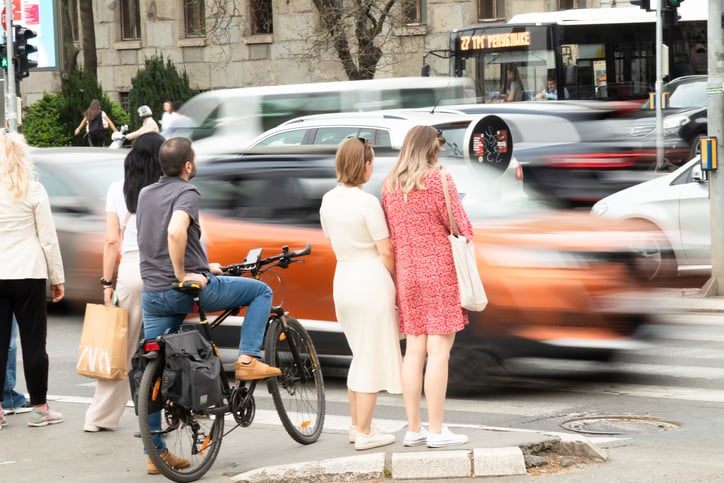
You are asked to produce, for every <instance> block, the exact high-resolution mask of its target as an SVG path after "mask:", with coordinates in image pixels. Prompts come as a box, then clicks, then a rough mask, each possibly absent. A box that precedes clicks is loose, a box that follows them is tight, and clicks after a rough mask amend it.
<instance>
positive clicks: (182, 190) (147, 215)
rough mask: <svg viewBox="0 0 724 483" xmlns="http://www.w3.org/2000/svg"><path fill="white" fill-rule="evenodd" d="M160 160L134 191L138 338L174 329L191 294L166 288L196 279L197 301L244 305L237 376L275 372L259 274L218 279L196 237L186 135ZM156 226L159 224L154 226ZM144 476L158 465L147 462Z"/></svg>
mask: <svg viewBox="0 0 724 483" xmlns="http://www.w3.org/2000/svg"><path fill="white" fill-rule="evenodd" d="M159 162H160V164H161V172H162V173H163V176H161V178H160V179H159V181H158V182H157V183H154V184H152V185H149V186H147V187H145V188H143V189H142V190H141V193H140V195H139V197H138V209H137V213H136V217H137V220H136V221H137V227H138V248H139V252H140V264H141V278H142V279H143V292H142V294H141V303H142V307H143V325H144V336H145V338H146V339H152V338H155V337H158V336H161V335H163V334H165V333H166V332H167V331H169V330H172V331H173V330H175V329H177V328H178V327H179V326H180V325H181V324H182V323H183V321H184V319H185V318H186V315H187V314H188V313H190V312H191V311H192V310H193V305H194V302H193V298H192V297H191V295H188V294H184V293H181V292H179V291H176V290H174V289H173V286H175V285H178V283H179V282H182V281H195V282H198V283H199V285H200V286H201V288H202V290H201V292H200V294H199V296H200V298H201V302H202V303H203V304H204V307H206V309H207V310H208V311H209V312H216V311H220V310H224V309H227V308H230V307H241V306H247V307H248V308H247V311H246V315H245V317H244V324H243V325H242V327H241V338H240V339H241V340H240V343H239V358H238V361H237V362H236V363H235V364H234V369H235V375H236V379H237V380H245V381H249V380H258V379H266V378H268V377H274V376H278V375H280V374H281V371H280V370H279V369H278V368H276V367H271V366H269V365H267V364H265V363H263V362H261V361H259V360H258V359H257V358H259V357H261V346H262V340H263V338H264V329H265V327H266V323H267V318H268V317H269V312H270V310H271V301H272V291H271V289H270V288H269V287H268V286H267V285H266V284H265V283H264V282H261V281H259V280H255V279H252V278H245V277H221V276H219V275H221V274H222V272H221V268H220V266H219V264H218V263H212V264H209V262H208V260H207V258H206V251H205V250H204V247H203V246H202V243H201V227H200V226H199V202H200V199H201V194H200V193H199V192H198V190H197V189H196V187H194V186H193V185H192V184H190V183H189V180H190V179H191V178H193V177H194V175H195V174H196V154H195V153H194V150H193V148H192V147H191V141H190V140H189V139H188V138H185V137H176V138H171V139H168V140H166V141H165V142H164V143H163V144H162V145H161V150H160V153H159ZM159 226H161V227H163V228H165V229H161V230H159ZM149 419H150V424H151V429H152V430H159V431H160V429H161V412H160V411H159V412H157V413H154V414H153V415H150V416H149ZM154 443H155V445H156V448H157V450H158V451H159V454H161V457H162V458H163V459H164V460H165V461H166V463H167V464H168V465H169V466H171V467H174V468H176V469H183V468H187V467H188V466H189V464H190V463H189V461H188V460H186V459H182V458H178V457H176V456H174V455H173V454H171V453H170V452H169V451H168V450H167V449H165V443H164V440H163V438H162V437H161V436H160V435H159V436H154ZM147 470H148V473H149V474H157V473H158V469H157V468H156V467H155V466H154V465H153V463H152V462H151V460H150V459H149V460H148V463H147Z"/></svg>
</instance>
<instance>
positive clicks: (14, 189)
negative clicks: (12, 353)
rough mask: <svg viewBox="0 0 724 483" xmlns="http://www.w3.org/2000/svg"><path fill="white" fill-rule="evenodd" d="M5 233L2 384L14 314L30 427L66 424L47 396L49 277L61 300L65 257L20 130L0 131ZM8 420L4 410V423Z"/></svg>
mask: <svg viewBox="0 0 724 483" xmlns="http://www.w3.org/2000/svg"><path fill="white" fill-rule="evenodd" d="M0 233H2V236H1V237H0V378H1V380H0V382H2V384H0V385H2V386H3V387H4V386H5V376H6V372H7V362H8V361H7V356H8V350H9V347H10V337H11V333H12V321H13V314H15V315H16V316H17V321H18V330H19V332H20V344H21V347H22V351H23V370H24V373H25V383H26V385H27V388H28V393H29V394H30V404H32V406H33V409H32V411H31V414H30V420H29V421H28V426H47V425H48V424H56V423H62V422H63V415H62V414H60V413H58V412H55V411H51V410H50V408H49V407H48V404H47V400H46V397H47V392H48V365H49V363H48V352H47V351H46V338H47V329H48V314H47V304H46V283H47V281H48V280H50V296H51V300H52V301H53V302H58V301H60V300H61V299H62V298H63V295H64V294H65V288H64V285H63V283H64V281H65V280H64V274H63V261H62V259H61V256H60V246H59V245H58V237H57V235H56V232H55V224H54V222H53V215H52V214H51V212H50V201H49V200H48V193H47V192H46V191H45V188H44V187H43V185H42V184H40V182H38V181H36V180H35V179H33V166H32V162H31V161H30V158H29V156H28V153H27V145H26V143H25V139H24V138H23V137H22V135H20V134H18V133H8V134H0ZM3 399H4V395H3ZM6 425H7V419H6V418H5V412H4V410H0V428H2V427H3V426H6Z"/></svg>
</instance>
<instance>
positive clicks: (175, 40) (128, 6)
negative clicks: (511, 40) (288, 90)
mask: <svg viewBox="0 0 724 483" xmlns="http://www.w3.org/2000/svg"><path fill="white" fill-rule="evenodd" d="M346 1H347V0H346ZM194 3H195V4H197V5H199V6H200V7H201V8H203V9H204V12H203V15H202V18H201V21H202V22H203V25H205V27H199V26H198V20H199V19H198V18H197V19H196V21H197V26H196V27H194V22H193V21H194V19H193V18H192V19H191V21H189V18H188V17H189V12H188V11H186V10H185V8H188V7H187V5H188V4H194ZM379 3H384V2H379ZM602 3H605V4H606V5H605V6H615V3H616V0H608V1H605V0H604V1H599V0H397V2H396V5H395V6H394V7H393V10H392V17H393V18H394V21H393V22H389V23H388V30H387V32H385V34H384V35H385V41H384V43H383V44H382V49H383V56H382V58H381V60H380V62H379V63H378V66H377V67H378V69H377V72H376V74H375V77H377V78H383V77H399V76H415V75H419V73H420V69H421V67H422V64H423V55H424V54H425V52H427V51H430V50H440V49H446V48H447V47H448V38H449V33H450V31H451V30H453V29H455V28H458V27H462V26H468V25H473V24H476V23H480V22H490V21H496V20H497V21H502V20H506V19H508V18H510V17H511V16H512V15H515V14H517V13H523V12H535V11H550V10H558V9H563V8H588V7H598V6H601V4H602ZM620 3H626V4H628V1H626V0H623V2H620ZM611 4H613V5H611ZM260 5H261V6H262V7H263V6H264V5H266V6H267V7H269V5H270V6H271V18H272V20H273V21H272V22H271V24H269V25H266V26H263V28H261V29H259V13H258V11H257V10H258V8H259V6H260ZM219 6H223V7H224V8H225V9H226V11H227V12H229V13H227V14H225V15H224V16H214V15H213V11H214V10H215V9H216V8H218V7H219ZM404 6H406V7H407V8H408V9H407V10H403V7H404ZM93 8H94V16H95V37H96V45H97V54H98V77H99V81H100V83H101V85H102V87H103V89H104V90H105V91H106V92H107V93H108V94H109V96H110V97H111V98H112V99H114V100H116V101H120V102H121V103H122V104H123V101H124V98H125V96H126V94H127V93H128V91H129V90H130V89H131V79H132V78H133V77H134V75H135V74H136V72H137V70H138V69H139V67H141V66H143V65H144V61H145V59H146V58H147V57H151V56H153V55H163V56H164V58H169V59H171V61H172V62H173V63H174V64H175V65H176V66H177V68H178V69H179V70H180V71H181V70H185V71H186V72H187V73H188V76H189V79H190V82H191V85H192V87H194V88H199V89H204V90H205V89H219V88H227V87H246V86H259V85H271V84H291V83H304V82H320V81H330V80H347V76H346V74H345V72H344V69H343V68H342V65H341V63H340V61H339V59H338V57H337V55H336V52H335V51H334V49H333V48H331V47H330V46H329V44H326V45H320V44H319V42H318V41H317V40H318V39H319V37H320V34H319V32H320V15H319V12H318V11H317V9H316V7H315V6H314V4H313V2H312V0H284V1H276V0H268V1H266V2H265V1H261V2H259V1H255V0H200V1H197V2H193V1H190V0H94V1H93ZM129 12H130V13H129ZM191 13H192V14H193V12H191ZM198 13H199V12H198V11H197V12H196V14H198ZM129 15H130V17H129ZM192 16H193V15H192ZM128 18H130V19H131V20H130V21H129V20H127V19H128ZM129 22H130V23H133V24H135V25H132V26H131V27H132V28H131V29H129V27H128V24H129ZM393 24H394V25H393ZM260 30H261V32H260ZM265 31H268V32H265ZM129 32H130V34H129ZM61 35H67V33H65V32H63V33H62V34H61ZM124 37H125V38H124ZM129 37H130V38H129ZM81 56H82V53H81ZM81 60H82V57H81ZM427 61H428V63H429V64H430V66H431V74H432V75H447V74H448V63H447V61H446V60H445V59H440V58H436V57H435V56H434V55H431V56H428V58H427ZM61 62H62V59H61ZM59 88H60V76H59V74H58V72H57V71H45V72H43V71H34V72H33V73H32V74H31V76H30V77H29V78H27V79H25V80H23V82H22V86H21V95H22V97H23V102H24V103H25V104H32V103H33V102H34V101H35V100H37V99H39V98H40V97H42V95H43V93H44V92H57V91H58V90H59Z"/></svg>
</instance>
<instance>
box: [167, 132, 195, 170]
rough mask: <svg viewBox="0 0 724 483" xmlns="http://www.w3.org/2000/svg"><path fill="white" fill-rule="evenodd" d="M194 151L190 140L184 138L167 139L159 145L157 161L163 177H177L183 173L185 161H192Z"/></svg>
mask: <svg viewBox="0 0 724 483" xmlns="http://www.w3.org/2000/svg"><path fill="white" fill-rule="evenodd" d="M194 156H195V154H194V150H193V148H192V147H191V140H190V139H189V138H186V137H176V138H171V139H167V140H166V141H164V143H163V144H162V145H161V150H160V151H159V155H158V161H159V163H160V164H161V171H162V172H163V174H164V175H165V176H179V175H181V173H182V172H183V168H184V165H185V164H186V162H187V161H193V160H194Z"/></svg>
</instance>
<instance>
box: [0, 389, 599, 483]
mask: <svg viewBox="0 0 724 483" xmlns="http://www.w3.org/2000/svg"><path fill="white" fill-rule="evenodd" d="M89 403H90V400H89V399H88V398H63V397H49V404H50V406H51V407H52V408H53V409H54V410H56V411H60V412H61V413H63V415H64V418H65V421H64V422H63V423H61V424H56V425H52V426H47V427H44V428H31V427H28V426H27V420H28V418H29V415H28V414H18V415H13V416H8V426H6V427H5V428H3V429H2V431H0V474H2V480H3V481H12V482H14V483H24V482H28V483H30V482H33V483H34V482H37V481H45V482H57V481H72V482H74V483H75V482H77V483H82V482H96V481H104V482H125V481H134V482H135V481H152V480H155V481H157V482H158V481H164V480H163V477H162V476H151V475H147V474H146V458H145V456H144V455H143V449H142V443H141V440H140V439H139V438H137V437H134V433H135V432H137V430H138V424H137V419H136V416H135V414H134V412H133V409H132V408H131V407H128V408H126V413H125V414H124V415H123V417H122V418H121V425H120V427H119V428H118V429H117V430H115V431H101V432H98V433H86V432H83V429H82V428H83V417H84V414H85V411H86V409H87V407H88V404H89ZM375 424H376V425H378V426H381V427H382V428H383V429H385V430H386V431H389V432H394V434H395V435H396V436H397V442H396V443H395V444H393V445H389V446H385V447H382V448H375V449H372V450H368V451H355V450H354V448H353V445H352V444H349V443H348V436H347V430H348V427H349V418H345V417H342V416H328V417H327V418H326V419H325V428H324V431H323V433H322V436H321V437H320V439H319V440H318V441H317V442H316V443H314V444H311V445H307V446H304V445H300V444H298V443H296V442H294V441H293V440H292V439H291V438H290V437H289V436H288V435H287V433H286V432H285V431H284V429H283V428H282V426H281V424H280V423H279V420H278V416H277V415H276V412H275V411H273V410H259V409H258V410H257V414H256V417H255V419H254V422H253V423H252V425H251V426H250V427H248V428H237V429H235V430H234V431H232V432H231V433H229V434H228V435H226V436H225V437H224V441H223V444H222V446H221V451H220V453H219V457H218V458H217V460H216V462H215V464H214V465H213V467H212V468H211V470H210V471H209V473H207V475H206V476H205V477H204V478H203V481H205V482H232V481H242V482H261V481H264V482H275V481H295V482H300V481H309V482H312V481H314V482H317V481H364V480H382V479H389V480H404V479H416V480H420V479H442V478H471V477H476V476H477V477H481V476H502V475H517V474H526V464H525V458H526V457H530V456H528V455H536V454H538V453H540V452H548V451H552V452H554V453H557V454H560V455H563V456H570V457H585V458H586V459H588V460H597V461H604V460H605V459H606V455H605V453H604V452H603V451H601V450H600V449H598V448H597V447H596V446H595V445H594V444H592V443H590V442H589V441H588V440H586V439H585V438H583V437H580V436H578V435H568V434H564V433H547V432H536V431H527V430H515V429H510V428H494V427H484V426H472V425H468V426H459V425H450V427H451V428H452V429H453V431H455V432H459V433H463V434H466V435H468V437H469V442H468V444H465V445H461V446H457V447H452V448H449V449H428V448H426V447H425V446H419V447H416V448H406V447H404V446H403V445H402V437H403V436H404V432H405V429H406V428H405V423H404V422H403V421H395V420H378V419H376V420H375ZM232 426H233V424H232V423H231V421H229V420H227V427H226V430H227V431H228V430H229V429H230V428H231V427H232Z"/></svg>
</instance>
